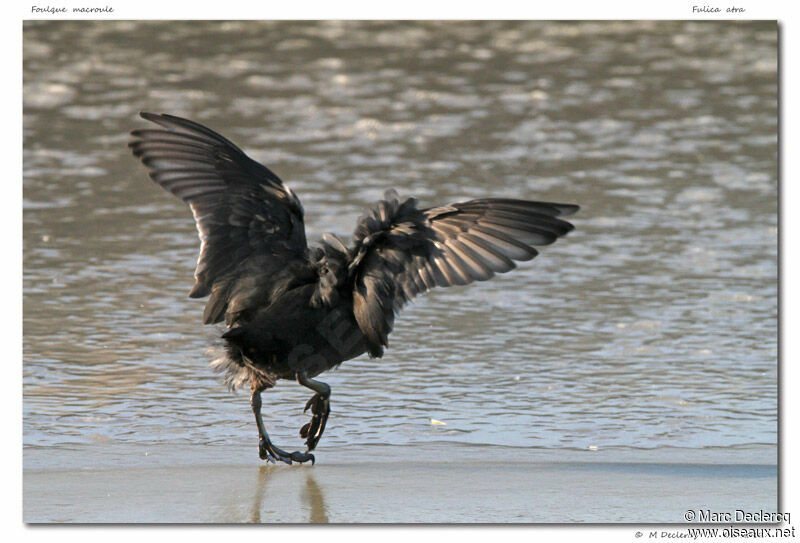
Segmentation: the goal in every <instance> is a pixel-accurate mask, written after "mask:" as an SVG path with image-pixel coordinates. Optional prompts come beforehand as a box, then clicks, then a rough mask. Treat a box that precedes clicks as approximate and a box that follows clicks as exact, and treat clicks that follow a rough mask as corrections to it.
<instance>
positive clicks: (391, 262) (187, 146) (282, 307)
mask: <svg viewBox="0 0 800 543" xmlns="http://www.w3.org/2000/svg"><path fill="white" fill-rule="evenodd" d="M141 116H142V118H144V119H146V120H148V121H152V122H153V123H155V124H157V125H159V126H160V128H149V129H139V130H134V131H132V132H131V135H132V136H133V138H134V139H133V140H132V141H131V142H130V144H129V146H130V148H131V149H132V150H133V154H134V155H135V156H137V157H139V158H140V159H141V161H142V163H143V164H144V165H145V166H147V168H149V170H150V177H151V178H152V179H153V180H154V181H155V182H156V183H158V184H159V185H161V186H162V187H163V188H164V189H166V190H168V191H169V192H171V193H172V194H174V195H175V196H177V197H178V198H180V199H181V200H183V201H184V202H186V203H187V204H188V205H189V207H190V208H191V210H192V213H194V219H195V222H196V224H197V230H198V231H199V234H200V240H201V245H200V257H199V259H198V262H197V269H196V270H195V274H194V275H195V284H194V288H192V290H191V292H190V293H189V296H190V297H192V298H204V297H206V296H209V300H208V303H207V304H206V308H205V312H204V314H203V322H204V323H205V324H214V323H218V322H221V321H222V320H224V321H225V323H226V324H227V326H228V329H227V331H226V332H225V333H224V334H223V335H222V338H223V339H224V345H225V349H224V352H225V354H224V356H223V357H222V358H221V359H219V360H217V361H215V362H214V363H213V364H214V365H215V367H216V369H217V370H218V371H220V372H225V380H226V383H227V384H228V386H230V387H231V388H236V387H238V386H240V385H244V384H249V385H250V389H251V391H252V396H251V405H252V408H253V413H254V414H255V418H256V423H257V424H258V435H259V445H258V451H259V456H260V457H261V458H262V459H266V460H270V461H272V462H274V461H275V459H277V460H281V461H283V462H286V463H287V464H291V463H292V461H295V462H306V461H308V460H310V461H311V462H312V464H313V462H314V456H313V455H312V454H311V453H310V451H312V450H314V448H315V447H316V446H317V443H318V442H319V439H320V437H321V436H322V432H323V431H324V430H325V423H326V422H327V420H328V414H329V413H330V402H329V398H330V393H331V389H330V387H329V386H328V385H327V384H325V383H322V382H320V381H316V380H314V379H313V378H314V377H316V376H317V375H319V374H320V373H322V372H324V371H327V370H329V369H331V368H333V367H335V366H338V365H339V364H341V363H342V362H344V361H345V360H350V359H351V358H355V357H356V356H359V355H361V354H363V353H365V352H366V353H369V355H370V356H371V357H380V356H382V355H383V348H384V347H386V346H387V345H388V342H387V336H388V335H389V333H390V332H391V330H392V326H393V324H394V317H395V313H397V311H398V310H399V309H400V308H401V307H402V306H403V305H404V304H406V303H407V302H409V301H410V300H411V299H412V298H414V297H415V296H417V295H419V294H422V293H424V292H426V291H428V290H430V289H431V288H433V287H448V286H452V285H466V284H468V283H471V282H473V281H485V280H487V279H490V278H491V277H493V276H494V274H496V273H505V272H507V271H509V270H511V269H513V268H514V267H515V263H514V261H515V260H519V261H522V260H530V259H532V258H533V257H535V256H536V255H537V254H538V253H537V251H536V249H534V248H533V247H532V245H548V244H550V243H553V242H554V241H555V240H556V239H557V238H558V237H560V236H563V235H564V234H566V233H567V232H569V231H570V230H572V229H573V226H572V225H571V224H570V223H568V222H566V221H564V220H562V219H559V218H558V217H560V216H565V215H571V214H572V213H575V212H576V211H577V210H578V206H576V205H572V204H556V203H550V202H530V201H525V200H512V199H506V198H486V199H479V200H471V201H468V202H459V203H454V204H449V205H444V206H439V207H431V208H426V209H422V208H420V207H418V206H417V201H416V200H415V199H414V198H408V199H405V200H401V199H400V198H399V197H398V195H397V193H396V192H395V191H393V190H390V191H388V192H387V193H386V195H385V197H384V199H383V200H381V201H379V202H378V203H377V204H375V205H374V206H373V207H372V209H371V210H369V211H368V212H367V213H366V214H365V215H364V216H362V217H361V218H360V219H359V220H358V223H357V224H356V229H355V233H354V235H353V242H352V245H351V246H350V247H347V246H345V244H344V243H342V242H341V241H340V240H339V239H338V238H337V237H336V236H333V235H331V234H325V235H323V236H322V240H321V242H320V244H319V246H316V247H309V246H308V245H307V243H306V235H305V228H304V225H303V207H302V206H301V205H300V200H299V199H298V198H297V196H295V194H294V193H293V192H292V190H291V189H290V188H289V187H288V186H286V185H285V184H284V183H283V182H282V181H281V180H280V179H279V178H278V176H277V175H275V174H274V173H273V172H272V171H271V170H270V169H269V168H267V167H265V166H262V165H261V164H259V163H257V162H255V161H254V160H252V159H250V158H249V157H248V156H247V155H245V154H244V152H242V151H241V150H240V149H239V148H238V147H237V146H236V145H234V144H233V143H231V142H230V141H228V140H227V139H226V138H224V137H222V136H221V135H219V134H217V133H216V132H214V131H213V130H211V129H209V128H206V127H205V126H203V125H200V124H198V123H195V122H193V121H189V120H187V119H182V118H180V117H175V116H173V115H166V114H162V115H157V114H153V113H144V112H143V113H141ZM278 379H292V380H297V382H298V383H300V384H301V385H303V386H305V387H308V388H310V389H311V390H313V391H314V395H313V396H312V397H311V399H310V400H309V401H308V403H306V410H308V409H309V408H310V409H311V413H312V418H311V421H310V422H309V423H307V424H306V425H304V426H303V427H302V428H301V429H300V436H301V437H303V438H305V439H306V445H307V447H308V450H307V451H306V452H299V451H296V452H292V453H288V452H286V451H283V450H281V449H279V448H278V447H277V446H275V445H274V444H273V443H272V442H271V441H270V438H269V435H268V434H267V430H266V428H265V427H264V422H263V420H262V418H261V392H262V391H263V390H265V389H268V388H271V387H273V386H275V383H276V382H277V381H278Z"/></svg>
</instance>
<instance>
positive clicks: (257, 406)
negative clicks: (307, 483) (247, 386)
mask: <svg viewBox="0 0 800 543" xmlns="http://www.w3.org/2000/svg"><path fill="white" fill-rule="evenodd" d="M250 405H251V406H252V408H253V414H254V415H255V416H256V424H257V425H258V456H259V457H261V459H262V460H269V461H270V462H272V463H274V462H275V460H280V461H281V462H286V463H287V464H291V463H292V460H294V461H295V462H300V463H301V464H302V463H303V462H308V461H309V460H311V464H312V465H313V464H314V455H313V454H308V453H307V452H299V451H295V452H293V453H288V452H286V451H284V450H281V449H279V448H278V447H276V446H275V445H273V444H272V442H271V441H270V440H269V434H268V433H267V429H266V428H265V427H264V419H263V418H262V417H261V390H260V389H253V394H252V395H251V396H250Z"/></svg>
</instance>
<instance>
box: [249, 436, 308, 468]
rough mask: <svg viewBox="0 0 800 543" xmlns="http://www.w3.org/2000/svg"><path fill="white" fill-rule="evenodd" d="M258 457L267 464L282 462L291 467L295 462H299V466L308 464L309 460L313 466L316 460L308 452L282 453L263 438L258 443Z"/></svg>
mask: <svg viewBox="0 0 800 543" xmlns="http://www.w3.org/2000/svg"><path fill="white" fill-rule="evenodd" d="M258 456H259V457H260V458H261V459H262V460H266V461H267V462H271V463H273V464H275V463H276V462H277V461H278V460H280V461H281V462H283V463H285V464H289V465H290V466H291V465H292V462H293V461H294V462H297V463H298V464H302V463H304V462H308V461H309V460H310V461H311V465H312V466H313V465H314V460H315V459H314V455H313V454H309V453H307V452H300V451H295V452H293V453H287V452H285V451H282V450H281V449H279V448H277V447H276V446H274V445H273V444H272V443H270V442H269V441H267V440H266V439H264V438H263V437H262V438H260V439H259V441H258Z"/></svg>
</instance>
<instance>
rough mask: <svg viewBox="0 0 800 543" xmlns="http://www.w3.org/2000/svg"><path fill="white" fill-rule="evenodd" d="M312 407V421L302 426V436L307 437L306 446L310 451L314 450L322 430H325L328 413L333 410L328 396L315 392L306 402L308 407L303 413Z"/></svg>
mask: <svg viewBox="0 0 800 543" xmlns="http://www.w3.org/2000/svg"><path fill="white" fill-rule="evenodd" d="M309 408H311V413H312V415H313V416H312V417H311V421H310V422H307V423H305V424H304V425H303V427H302V428H300V437H303V438H306V446H307V447H308V450H309V451H313V450H314V448H315V447H316V446H317V443H319V439H320V438H321V437H322V432H323V431H324V430H325V423H326V422H327V420H328V415H329V414H330V412H331V405H330V401H329V400H328V398H327V397H324V396H322V395H320V394H314V395H313V396H312V397H311V399H310V400H308V401H307V402H306V407H305V409H303V413H305V412H306V411H308V409H309Z"/></svg>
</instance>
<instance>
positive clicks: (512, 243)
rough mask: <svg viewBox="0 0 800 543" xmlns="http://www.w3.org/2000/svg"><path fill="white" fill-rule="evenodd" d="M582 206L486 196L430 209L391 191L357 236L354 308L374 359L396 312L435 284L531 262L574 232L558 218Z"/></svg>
mask: <svg viewBox="0 0 800 543" xmlns="http://www.w3.org/2000/svg"><path fill="white" fill-rule="evenodd" d="M577 210H578V206H576V205H571V204H556V203H549V202H529V201H525V200H511V199H481V200H471V201H469V202H461V203H456V204H450V205H446V206H442V207H434V208H430V209H417V205H416V200H414V199H408V200H405V201H404V202H402V203H401V202H400V201H399V199H398V197H397V194H396V193H394V191H390V192H387V193H386V196H385V200H382V201H380V202H379V203H378V204H377V205H376V206H375V207H374V208H373V209H372V210H371V211H370V212H369V213H368V214H367V215H365V216H364V217H362V218H361V219H360V220H359V222H358V225H357V227H356V231H355V240H354V241H355V247H354V249H353V250H352V254H353V255H354V256H353V259H352V260H351V263H350V266H349V273H350V277H351V280H352V281H353V288H354V291H353V310H354V314H355V317H356V320H357V322H358V325H359V328H360V329H361V331H362V333H363V334H364V336H365V337H366V338H367V343H368V347H369V352H370V354H371V355H372V356H381V355H382V354H383V347H384V346H386V345H388V343H387V336H388V335H389V332H391V330H392V326H393V324H394V316H395V313H396V312H397V311H398V310H399V309H400V308H401V307H402V306H403V305H404V304H405V303H407V302H409V301H410V300H411V299H412V298H414V297H415V296H418V295H419V294H422V293H423V292H426V291H428V290H430V289H432V288H434V287H448V286H452V285H466V284H469V283H472V282H473V281H485V280H487V279H491V278H492V277H493V276H494V275H495V274H496V273H505V272H507V271H509V270H512V269H513V268H514V267H515V266H516V264H515V263H514V261H515V260H517V261H523V260H530V259H532V258H533V257H535V256H536V255H537V254H538V252H537V251H536V249H534V248H533V247H532V246H533V245H548V244H550V243H553V242H554V241H555V240H556V239H557V238H559V237H560V236H563V235H564V234H566V233H567V232H569V231H570V230H572V229H573V226H572V224H570V223H568V222H566V221H564V220H562V219H560V218H558V217H560V216H565V215H571V214H572V213H575V212H576V211H577Z"/></svg>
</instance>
